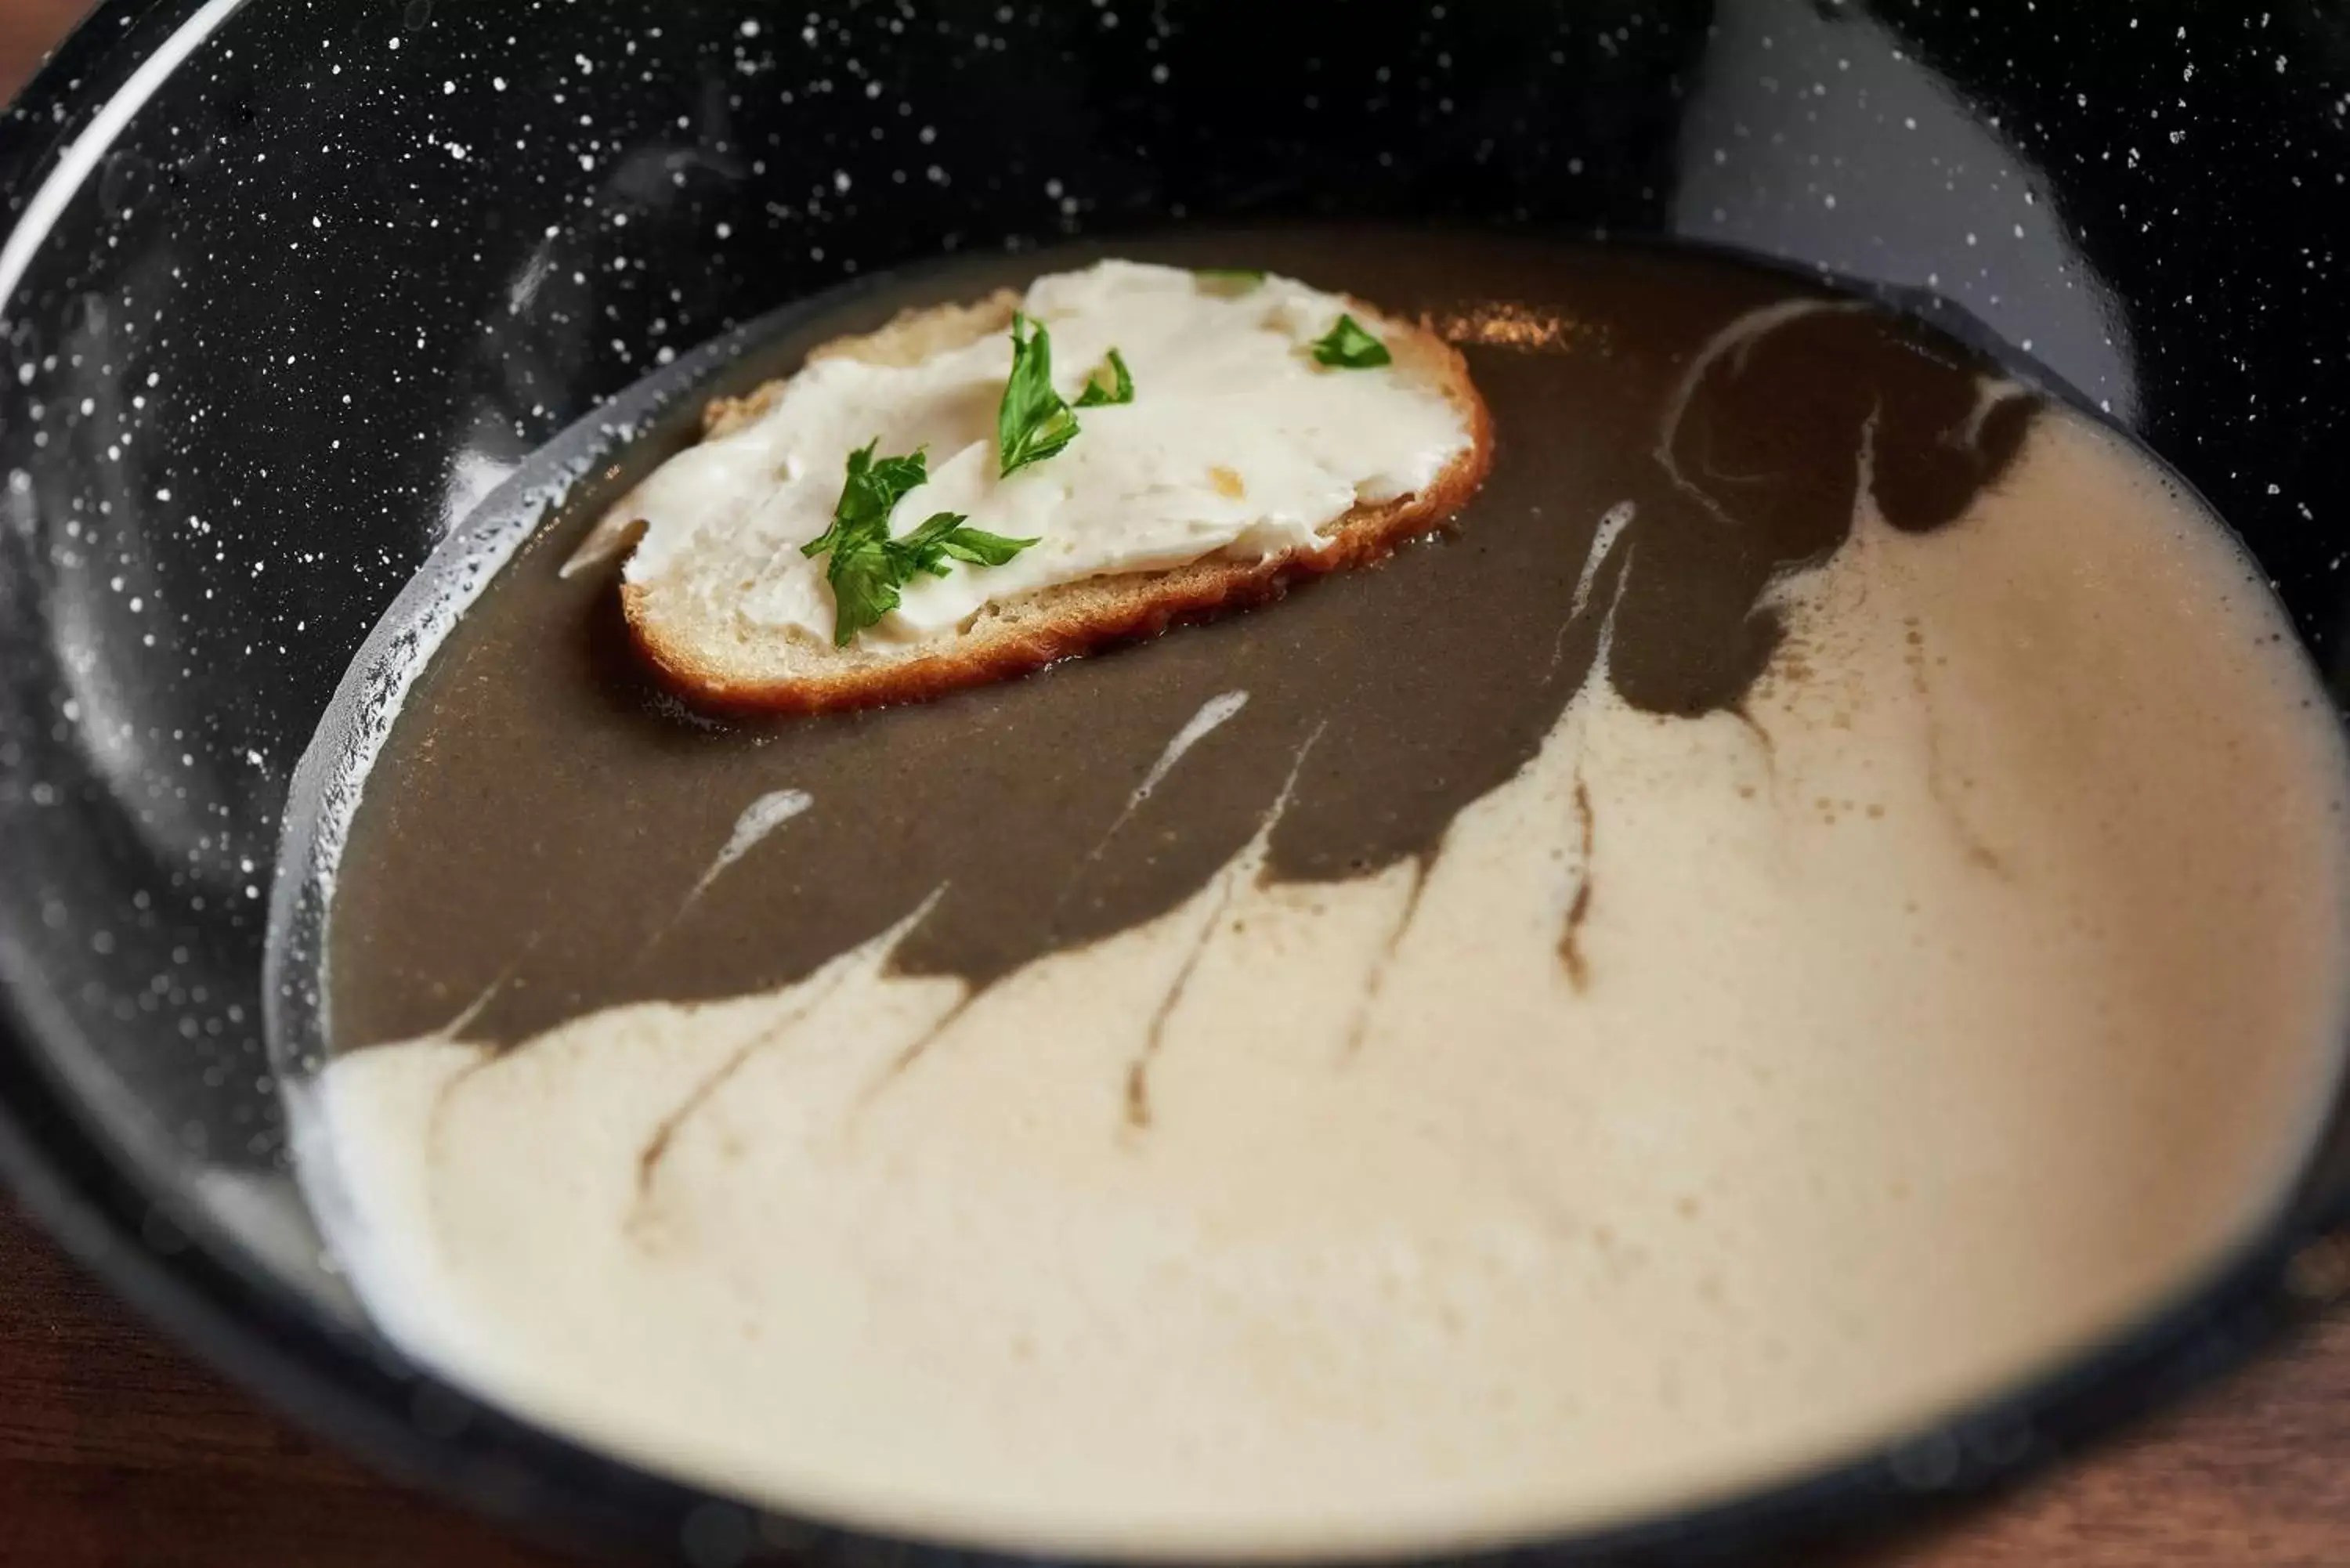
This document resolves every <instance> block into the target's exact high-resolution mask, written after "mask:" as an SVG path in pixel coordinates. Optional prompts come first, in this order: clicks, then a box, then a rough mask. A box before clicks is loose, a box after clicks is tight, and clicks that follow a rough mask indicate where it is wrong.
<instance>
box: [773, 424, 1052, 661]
mask: <svg viewBox="0 0 2350 1568" xmlns="http://www.w3.org/2000/svg"><path fill="white" fill-rule="evenodd" d="M880 444H881V442H880V438H879V437H878V436H877V437H876V438H874V439H873V440H872V441H867V442H866V443H865V445H864V446H863V447H862V448H861V449H859V450H858V451H856V452H850V453H849V454H848V475H847V479H846V480H844V481H843V482H842V483H841V486H840V500H839V501H838V502H837V503H836V504H834V506H833V509H832V526H831V527H829V528H827V529H826V530H825V531H824V532H823V533H822V534H821V535H818V536H816V538H814V539H811V540H809V541H808V542H807V543H806V544H805V545H801V546H800V554H801V555H803V556H811V557H813V556H821V555H824V554H826V553H827V552H829V553H830V554H831V556H832V560H831V561H830V563H829V564H827V566H826V567H825V572H824V580H825V581H826V582H827V583H830V584H831V585H832V604H833V610H832V641H833V646H835V647H836V648H846V647H847V646H848V644H849V642H850V641H851V640H852V639H854V638H855V637H856V636H857V634H858V632H860V631H863V630H864V629H865V628H867V627H868V626H871V625H872V624H873V623H874V622H876V621H878V620H879V619H880V618H882V617H883V616H885V615H888V614H889V612H890V611H891V610H893V609H896V608H897V607H898V599H899V594H898V590H899V588H901V587H905V586H906V584H908V583H909V582H910V581H912V580H913V577H914V574H915V573H917V572H928V573H929V574H930V575H931V576H934V577H943V576H947V575H949V574H950V573H951V571H952V570H953V568H952V567H951V566H948V565H947V561H948V559H949V558H950V557H951V558H952V559H954V560H958V561H966V562H969V563H970V564H971V565H972V566H1002V565H1003V563H1004V562H1006V561H1008V560H1010V559H1012V557H1013V556H1016V555H1018V554H1019V553H1020V552H1021V551H1023V550H1024V549H1026V548H1027V547H1028V546H1029V545H1033V544H1035V542H1036V541H1035V540H1034V539H1007V538H1005V537H1003V535H1001V534H990V533H988V532H986V531H985V530H983V529H979V528H973V527H971V526H970V525H969V524H966V523H965V522H964V520H963V515H962V514H961V513H960V512H940V513H936V514H932V515H931V517H930V518H929V519H928V520H927V521H925V522H924V523H923V524H921V526H920V527H918V528H916V529H915V530H914V531H913V532H912V533H910V534H908V535H903V536H902V537H899V538H892V537H890V535H889V514H890V513H891V512H892V511H893V510H895V509H896V507H897V504H898V503H899V502H900V501H902V500H904V499H905V498H906V495H907V493H909V492H910V491H912V490H915V489H917V488H919V487H920V485H921V484H922V483H924V482H925V481H926V480H927V479H929V477H930V471H929V465H928V462H927V461H926V460H925V459H924V458H923V456H922V454H921V452H920V451H919V450H917V451H915V452H910V453H909V454H908V455H906V456H904V457H880V458H877V457H875V456H874V455H873V449H874V448H875V447H877V446H879V445H880Z"/></svg>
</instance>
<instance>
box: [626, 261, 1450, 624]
mask: <svg viewBox="0 0 2350 1568" xmlns="http://www.w3.org/2000/svg"><path fill="white" fill-rule="evenodd" d="M1349 308H1350V307H1349V304H1348V302H1347V301H1346V300H1345V299H1343V298H1341V297H1340V296H1336V295H1333V294H1325V293H1323V292H1321V291H1319V290H1317V289H1313V288H1309V287H1307V286H1305V285H1304V284H1302V283H1299V282H1296V281H1295V280H1294V279H1291V278H1285V277H1278V276H1271V275H1268V276H1265V277H1264V278H1263V280H1262V281H1254V282H1247V281H1244V282H1242V283H1237V284H1236V283H1234V282H1232V281H1231V280H1229V279H1225V278H1222V277H1221V276H1216V275H1201V274H1194V273H1191V272H1188V271H1185V270H1183V269H1181V268H1178V267H1167V266H1145V265H1138V264H1135V263H1132V262H1120V261H1106V262H1101V263H1098V264H1097V265H1094V266H1090V267H1087V268H1086V269H1084V270H1083V271H1080V272H1069V273H1056V274H1053V275H1048V276H1045V277H1040V278H1038V279H1037V280H1036V281H1035V283H1033V284H1031V285H1030V286H1029V288H1028V290H1027V294H1026V296H1025V298H1024V302H1023V305H1022V309H1023V310H1024V311H1025V312H1026V313H1027V314H1028V315H1029V316H1030V317H1033V318H1034V319H1035V320H1036V321H1038V322H1040V323H1042V324H1043V325H1044V326H1045V328H1046V329H1047V330H1049V332H1050V333H1051V337H1052V350H1053V382H1054V386H1055V389H1057V390H1058V391H1059V392H1060V393H1061V394H1062V395H1063V396H1064V397H1066V398H1068V399H1069V400H1072V401H1074V400H1076V396H1077V394H1078V392H1079V390H1080V389H1082V388H1083V387H1084V386H1085V384H1086V382H1087V378H1088V377H1089V376H1090V375H1093V374H1095V373H1096V372H1097V371H1099V370H1100V369H1101V367H1102V366H1103V364H1104V362H1105V359H1106V358H1107V355H1108V353H1109V351H1110V350H1111V349H1112V348H1116V349H1117V350H1118V353H1119V355H1120V357H1121V358H1123V359H1124V360H1125V362H1126V364H1127V366H1128V368H1129V369H1130V370H1131V372H1132V375H1133V380H1134V387H1135V394H1134V400H1133V401H1131V402H1129V403H1120V404H1108V405H1100V406H1096V407H1090V408H1086V409H1082V410H1078V415H1077V417H1078V421H1079V424H1080V431H1079V433H1078V435H1077V437H1076V440H1075V441H1072V442H1071V443H1070V444H1069V445H1068V446H1067V447H1066V449H1064V450H1063V451H1061V452H1058V453H1056V454H1055V455H1054V456H1053V457H1051V458H1050V459H1048V460H1046V461H1045V462H1036V463H1034V464H1031V465H1029V466H1027V467H1024V468H1020V469H1018V470H1016V471H1014V472H1013V473H1012V474H1010V475H1009V476H1008V477H1006V476H1001V475H999V473H998V472H997V470H998V466H999V465H998V457H997V451H996V430H995V421H996V408H997V404H998V402H999V400H1001V398H1002V396H1003V387H1004V381H1005V379H1006V377H1007V376H1008V374H1009V373H1010V371H1011V369H1012V343H1011V338H1010V337H1009V335H1008V334H1006V333H1002V332H996V333H991V334H989V335H988V336H987V337H983V338H982V339H980V340H979V341H977V342H973V343H971V344H968V345H966V346H964V347H962V348H954V349H950V350H948V351H946V352H943V353H941V354H937V355H934V356H932V357H931V358H927V359H924V360H923V361H921V362H920V363H919V364H914V365H910V366H898V365H881V364H870V363H866V362H864V361H861V360H858V359H855V358H825V359H819V360H816V361H815V362H813V363H811V364H809V365H808V366H807V367H806V369H802V370H801V371H800V372H799V373H798V374H797V375H795V376H794V377H793V378H792V379H791V380H790V381H789V382H788V383H787V384H786V385H785V388H784V389H783V390H782V392H781V394H780V395H779V396H778V397H776V398H775V400H774V402H773V405H772V406H771V407H770V408H769V409H768V410H766V411H765V412H764V414H763V415H762V416H761V417H760V418H758V419H757V420H756V421H754V422H752V423H750V424H748V425H746V426H744V427H743V428H741V429H739V430H736V431H733V432H731V433H729V434H726V435H723V436H721V437H718V438H716V439H713V440H711V441H704V442H703V443H702V444H701V445H698V446H695V447H692V448H691V449H689V450H687V451H685V452H681V453H679V454H678V455H677V456H676V457H674V458H671V460H670V461H669V462H667V463H665V464H664V465H662V466H661V467H660V469H659V470H657V471H656V472H654V473H653V474H652V475H651V476H650V478H649V479H647V480H646V482H645V483H643V484H642V485H640V486H639V488H638V490H637V491H636V493H634V495H633V496H632V497H631V499H630V502H629V510H630V511H631V512H632V513H633V514H635V515H637V516H639V517H641V518H643V519H644V521H645V524H646V528H645V532H644V535H643V537H642V539H641V540H640V541H639V544H638V546H637V549H636V551H635V554H634V555H633V556H630V558H629V563H628V566H627V568H626V577H627V580H628V581H629V582H631V583H646V582H650V581H652V580H654V579H656V578H660V577H661V576H665V575H666V574H668V573H669V572H670V571H671V569H672V568H674V567H677V566H681V565H682V564H683V563H686V562H691V563H692V564H693V565H692V576H693V578H694V579H695V580H696V581H697V582H698V583H700V584H702V585H703V587H702V589H701V591H702V592H703V593H704V594H706V595H709V596H711V597H712V598H713V599H715V598H719V597H723V599H725V600H726V601H729V602H727V603H723V604H717V603H713V604H712V608H716V609H731V611H732V612H733V614H734V615H735V616H737V617H738V618H740V624H741V625H743V627H744V628H745V629H750V630H770V631H784V630H796V631H800V632H804V633H806V634H807V635H809V636H811V637H815V638H819V639H824V640H826V641H830V640H831V639H832V633H833V625H834V614H833V609H834V607H833V597H832V590H831V588H830V587H829V586H828V585H827V583H826V581H825V563H824V561H823V560H822V559H820V558H816V559H811V558H809V557H807V556H804V555H802V553H801V546H802V545H806V544H807V543H808V542H809V541H810V540H812V539H815V538H816V536H817V535H821V534H822V533H823V532H824V531H825V529H826V528H827V525H828V524H830V523H831V521H832V513H833V507H834V504H835V503H836V502H837V501H838V499H839V497H840V491H841V481H842V475H843V472H844V466H845V464H846V462H847V457H848V454H849V453H850V452H854V451H856V450H857V449H858V448H860V447H862V446H864V445H865V444H866V443H867V442H868V441H876V440H878V441H879V451H880V452H883V453H885V454H889V453H901V452H912V451H914V450H915V449H917V448H921V449H925V451H926V453H927V457H928V461H929V465H930V477H929V481H928V483H924V484H923V485H921V486H920V488H918V489H916V490H914V491H913V492H912V493H910V494H908V495H907V496H906V497H904V498H903V499H902V500H901V501H900V502H899V504H898V506H897V509H896V511H895V513H894V514H892V520H891V521H892V529H893V532H896V533H899V534H903V533H906V532H908V531H910V529H912V528H913V527H914V526H915V525H917V524H919V523H920V522H921V521H922V520H923V519H924V518H926V517H929V516H931V514H935V513H939V512H955V513H961V514H964V515H965V516H967V517H968V518H969V519H970V521H971V524H972V526H973V527H976V528H980V529H983V530H985V531H987V532H989V533H992V534H997V535H1004V536H1007V537H1011V538H1018V539H1029V538H1034V539H1036V540H1037V541H1038V543H1037V544H1036V545H1034V546H1033V547H1031V548H1029V549H1026V550H1024V551H1023V552H1021V553H1020V554H1019V555H1018V556H1014V558H1013V559H1012V560H1011V561H1009V562H1007V563H1005V564H1004V565H1002V566H986V567H981V566H957V567H956V568H955V569H954V571H953V573H952V575H951V576H946V577H931V576H920V577H918V578H917V579H916V580H915V581H914V582H912V583H910V584H909V585H907V587H906V588H905V591H904V596H903V600H902V602H901V603H900V604H899V607H898V608H897V609H896V610H895V611H893V612H892V613H890V614H889V615H888V616H886V617H884V618H883V619H882V620H881V622H880V623H879V625H877V626H875V627H873V628H870V629H869V630H868V632H866V634H865V635H866V636H867V637H868V638H879V639H883V640H889V639H897V640H912V639H920V638H926V637H932V636H937V635H940V634H942V633H951V632H952V631H953V630H955V629H956V628H958V627H959V626H960V625H961V624H962V623H963V622H964V621H965V620H967V619H968V618H970V617H971V616H972V614H973V613H974V612H976V611H977V610H979V609H980V608H982V607H983V606H985V605H986V604H988V603H989V602H991V601H1002V600H1005V599H1010V598H1014V597H1019V596H1021V595H1024V594H1027V593H1032V592H1034V591H1035V590H1037V589H1040V588H1047V587H1055V586H1057V585H1059V584H1063V583H1072V582H1076V581H1080V580H1082V579H1084V578H1087V577H1095V576H1108V575H1112V574H1117V573H1123V572H1138V571H1155V570H1163V569H1166V568H1170V567H1174V566H1184V565H1187V564H1189V563H1191V562H1193V561H1198V560H1201V559H1203V558H1205V557H1208V556H1225V557H1228V558H1234V559H1242V560H1258V559H1263V557H1265V556H1271V555H1274V554H1278V553H1280V552H1283V551H1287V550H1290V549H1293V548H1297V547H1301V546H1303V547H1306V548H1312V547H1314V546H1315V545H1316V544H1317V543H1318V542H1319V540H1320V538H1321V535H1322V531H1323V530H1324V529H1325V528H1326V527H1327V526H1328V525H1329V524H1331V523H1333V522H1335V521H1336V519H1338V518H1339V517H1341V516H1343V515H1345V514H1347V512H1348V511H1350V510H1352V509H1353V508H1354V507H1355V506H1356V505H1357V504H1358V503H1372V504H1377V503H1381V502H1388V501H1394V500H1398V499H1399V498H1401V497H1404V496H1407V495H1410V494H1413V493H1416V492H1418V491H1419V490H1420V489H1422V488H1423V487H1425V486H1426V485H1428V484H1429V483H1430V482H1432V481H1433V480H1434V479H1435V478H1436V477H1437V475H1438V474H1440V473H1441V472H1443V471H1444V469H1445V468H1446V467H1447V465H1449V464H1450V463H1451V462H1454V461H1455V460H1456V459H1458V458H1459V457H1460V456H1461V453H1462V452H1464V451H1465V450H1466V449H1467V448H1468V446H1469V445H1470V443H1471V440H1472V433H1471V429H1470V425H1469V421H1468V418H1467V416H1466V414H1465V413H1464V411H1463V410H1461V409H1460V408H1459V407H1457V406H1455V404H1454V403H1453V402H1452V401H1451V400H1449V399H1448V398H1447V397H1446V396H1445V394H1444V392H1443V390H1442V389H1441V388H1440V387H1439V386H1438V385H1437V384H1435V382H1434V381H1433V380H1432V379H1430V377H1429V376H1428V375H1427V374H1426V372H1425V371H1416V370H1415V369H1414V367H1413V365H1412V363H1411V357H1410V356H1409V355H1399V356H1397V358H1395V359H1394V360H1393V361H1392V362H1391V363H1389V364H1387V365H1384V366H1378V367H1374V368H1371V369H1336V368H1331V367H1326V366H1324V365H1322V364H1320V363H1318V362H1317V361H1316V360H1315V357H1314V355H1313V354H1312V352H1311V351H1310V350H1311V345H1312V344H1313V343H1314V342H1315V340H1316V339H1317V338H1319V337H1322V336H1323V335H1325V334H1326V333H1327V332H1329V331H1330V330H1331V328H1332V327H1333V326H1334V325H1335V324H1336V322H1337V320H1338V318H1339V317H1340V316H1341V315H1343V314H1346V313H1347V310H1348V309H1349ZM1357 308H1358V307H1357ZM1365 325H1366V326H1367V327H1371V329H1372V330H1374V331H1375V332H1378V331H1380V327H1379V326H1378V324H1376V323H1372V322H1366V323H1365ZM1391 332H1392V328H1388V333H1387V335H1391ZM1103 379H1104V380H1105V382H1107V376H1106V375H1105V376H1104V378H1103ZM722 563H723V565H722Z"/></svg>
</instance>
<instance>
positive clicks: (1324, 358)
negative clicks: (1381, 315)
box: [1313, 316, 1395, 370]
mask: <svg viewBox="0 0 2350 1568" xmlns="http://www.w3.org/2000/svg"><path fill="white" fill-rule="evenodd" d="M1313 348H1314V358H1315V360H1317V361H1318V362H1320V363H1322V364H1325V365H1331V366H1335V367H1336V368H1337V369H1341V370H1369V369H1376V368H1377V367H1378V366H1381V365H1385V364H1388V363H1390V362H1391V361H1392V360H1393V359H1394V358H1395V356H1394V355H1392V354H1390V353H1388V346H1387V345H1386V344H1384V343H1382V342H1380V341H1379V340H1378V338H1376V337H1372V336H1371V335H1370V334H1369V333H1367V332H1366V331H1364V330H1363V327H1362V323H1360V322H1358V321H1357V320H1356V319H1355V318H1354V317H1351V316H1341V317H1338V325H1337V326H1336V327H1332V328H1330V330H1329V331H1327V332H1326V333H1324V334H1323V335H1322V336H1321V337H1317V338H1315V340H1314V344H1313Z"/></svg>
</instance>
